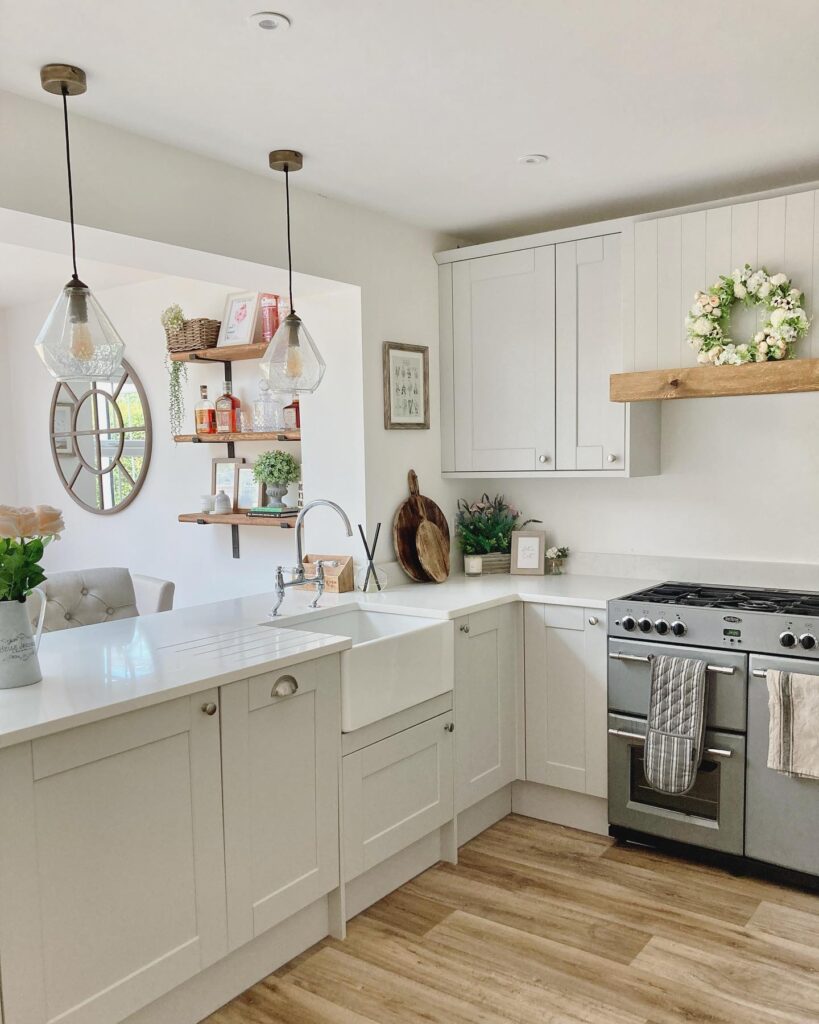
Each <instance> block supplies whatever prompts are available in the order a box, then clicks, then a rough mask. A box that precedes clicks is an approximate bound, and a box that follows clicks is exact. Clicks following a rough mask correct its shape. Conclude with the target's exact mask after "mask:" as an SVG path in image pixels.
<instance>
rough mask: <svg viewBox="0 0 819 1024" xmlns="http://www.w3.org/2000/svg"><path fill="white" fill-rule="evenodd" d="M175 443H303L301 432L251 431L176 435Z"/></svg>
mask: <svg viewBox="0 0 819 1024" xmlns="http://www.w3.org/2000/svg"><path fill="white" fill-rule="evenodd" d="M174 441H180V442H182V443H189V444H230V443H231V442H232V441H301V431H300V430H274V431H272V432H270V433H268V432H261V431H250V432H248V433H244V434H176V435H175V437H174Z"/></svg>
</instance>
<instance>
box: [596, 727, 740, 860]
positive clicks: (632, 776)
mask: <svg viewBox="0 0 819 1024" xmlns="http://www.w3.org/2000/svg"><path fill="white" fill-rule="evenodd" d="M645 730H646V723H645V719H643V718H636V717H633V716H626V715H617V714H610V715H609V755H608V756H609V822H610V824H612V825H619V826H621V827H624V828H630V829H633V830H634V831H637V832H644V833H645V834H646V835H653V836H658V837H662V838H665V839H674V840H676V841H677V842H681V843H691V844H692V845H693V846H701V847H705V848H707V849H712V850H720V851H722V852H724V853H738V854H741V853H742V852H743V841H744V822H745V737H744V736H738V735H735V734H733V733H724V732H718V731H716V730H711V729H709V730H708V731H707V732H706V734H705V745H706V751H709V750H710V751H715V752H717V751H718V752H719V753H713V754H711V753H706V754H705V755H704V757H703V763H702V766H701V767H700V771H699V772H698V773H697V779H696V781H695V783H694V786H693V788H692V789H691V790H689V792H688V793H686V794H684V795H683V796H669V795H668V794H665V793H659V792H657V791H656V790H654V789H652V788H651V787H650V786H649V785H648V783H647V781H646V778H645V774H644V771H643V744H644V740H643V736H644V735H645Z"/></svg>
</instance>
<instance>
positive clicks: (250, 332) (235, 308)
mask: <svg viewBox="0 0 819 1024" xmlns="http://www.w3.org/2000/svg"><path fill="white" fill-rule="evenodd" d="M260 302H261V294H260V293H259V292H232V293H231V294H230V295H228V297H227V299H226V300H225V311H224V313H223V314H222V326H221V327H220V328H219V340H218V341H217V343H216V345H217V347H218V348H225V347H226V346H230V345H251V344H252V343H253V342H254V341H259V340H261V319H260Z"/></svg>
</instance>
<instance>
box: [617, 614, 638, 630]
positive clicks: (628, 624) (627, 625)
mask: <svg viewBox="0 0 819 1024" xmlns="http://www.w3.org/2000/svg"><path fill="white" fill-rule="evenodd" d="M620 625H621V626H622V627H623V629H625V630H626V631H627V632H629V633H630V632H631V631H632V630H633V629H634V627H635V626H636V625H637V623H636V622H635V621H634V619H633V618H632V616H631V615H624V616H623V620H622V622H621V623H620Z"/></svg>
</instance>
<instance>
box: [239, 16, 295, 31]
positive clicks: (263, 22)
mask: <svg viewBox="0 0 819 1024" xmlns="http://www.w3.org/2000/svg"><path fill="white" fill-rule="evenodd" d="M248 21H250V22H251V23H252V24H253V25H255V26H256V27H257V28H261V29H264V30H265V32H275V31H276V30H277V29H278V30H279V31H281V32H283V31H285V30H286V29H288V28H290V19H289V18H288V17H287V15H286V14H277V13H276V12H275V11H258V12H257V13H256V14H251V15H250V17H249V18H248Z"/></svg>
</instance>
